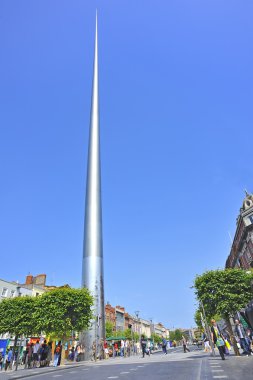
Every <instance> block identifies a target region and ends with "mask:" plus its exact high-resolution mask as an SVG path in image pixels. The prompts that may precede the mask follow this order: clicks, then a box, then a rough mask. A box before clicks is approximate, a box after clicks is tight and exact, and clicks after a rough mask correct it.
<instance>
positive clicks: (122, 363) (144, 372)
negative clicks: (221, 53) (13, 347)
mask: <svg viewBox="0 0 253 380" xmlns="http://www.w3.org/2000/svg"><path fill="white" fill-rule="evenodd" d="M252 364H253V357H242V356H241V357H235V356H231V357H229V358H228V359H227V360H225V361H222V360H221V359H220V357H219V356H218V355H217V356H216V357H215V358H212V357H210V355H209V354H206V353H204V352H203V351H200V350H194V351H191V352H189V353H186V354H184V353H183V352H182V348H181V347H180V348H177V349H176V350H171V351H170V352H169V353H168V355H164V354H162V353H157V354H154V355H151V356H150V357H148V356H146V357H145V358H140V357H136V356H135V357H130V358H116V359H109V360H105V361H101V362H97V363H85V364H81V365H80V364H77V365H76V366H75V367H73V366H71V367H69V368H68V367H67V366H66V367H63V368H56V369H55V368H53V367H50V368H49V369H40V368H38V369H35V370H30V371H29V370H19V371H18V372H9V373H6V374H5V373H4V372H2V373H1V378H2V379H3V380H5V379H21V378H22V379H26V378H30V379H36V380H45V379H52V380H54V379H57V378H59V380H65V379H73V380H79V379H87V380H107V379H120V380H121V379H126V380H142V379H150V380H153V379H156V380H163V379H169V380H185V379H187V380H212V379H230V380H238V379H244V380H250V379H252Z"/></svg>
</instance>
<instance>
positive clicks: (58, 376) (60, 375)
mask: <svg viewBox="0 0 253 380" xmlns="http://www.w3.org/2000/svg"><path fill="white" fill-rule="evenodd" d="M60 376H62V375H53V377H60Z"/></svg>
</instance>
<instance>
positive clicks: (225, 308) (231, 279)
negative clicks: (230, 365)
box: [194, 269, 253, 355]
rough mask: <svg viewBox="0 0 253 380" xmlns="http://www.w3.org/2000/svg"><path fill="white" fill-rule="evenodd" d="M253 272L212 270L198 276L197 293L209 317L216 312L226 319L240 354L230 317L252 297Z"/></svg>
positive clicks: (234, 344) (196, 281) (233, 341)
mask: <svg viewBox="0 0 253 380" xmlns="http://www.w3.org/2000/svg"><path fill="white" fill-rule="evenodd" d="M252 280H253V275H252V273H251V272H250V273H247V272H246V271H244V270H242V269H225V270H212V271H207V272H205V273H203V274H202V275H200V276H196V278H195V282H194V288H195V294H196V296H197V298H198V300H199V301H202V302H203V305H204V308H205V312H206V315H207V318H212V317H213V316H215V315H216V314H218V315H220V316H221V317H222V318H224V319H225V320H226V323H227V327H228V331H229V334H230V336H231V339H232V343H233V346H234V351H235V353H236V355H239V350H238V348H237V344H236V341H235V339H234V335H233V331H232V326H231V323H230V318H231V317H233V316H234V315H235V313H236V312H237V311H238V310H240V309H242V308H243V307H245V305H246V304H247V303H248V302H249V301H250V300H251V299H252V287H251V284H252Z"/></svg>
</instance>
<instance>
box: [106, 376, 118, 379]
mask: <svg viewBox="0 0 253 380" xmlns="http://www.w3.org/2000/svg"><path fill="white" fill-rule="evenodd" d="M118 377H119V376H109V377H107V379H118Z"/></svg>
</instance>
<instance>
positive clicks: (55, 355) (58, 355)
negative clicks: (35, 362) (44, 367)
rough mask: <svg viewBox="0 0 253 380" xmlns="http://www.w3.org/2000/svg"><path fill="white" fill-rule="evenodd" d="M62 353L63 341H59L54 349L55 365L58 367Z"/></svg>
mask: <svg viewBox="0 0 253 380" xmlns="http://www.w3.org/2000/svg"><path fill="white" fill-rule="evenodd" d="M60 355H61V341H60V342H58V343H57V346H56V347H55V350H54V364H53V365H54V367H57V366H58V365H59V364H58V363H59V358H60Z"/></svg>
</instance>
